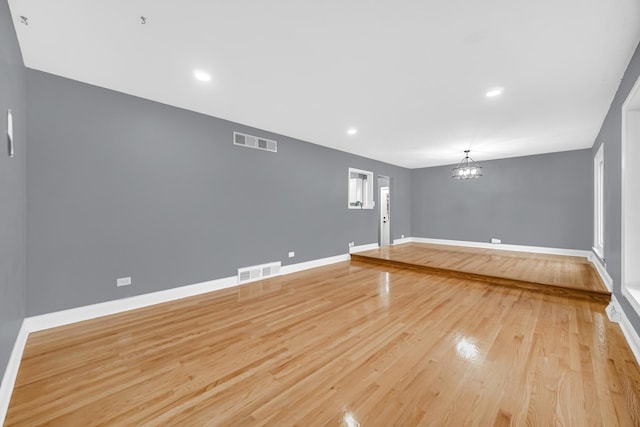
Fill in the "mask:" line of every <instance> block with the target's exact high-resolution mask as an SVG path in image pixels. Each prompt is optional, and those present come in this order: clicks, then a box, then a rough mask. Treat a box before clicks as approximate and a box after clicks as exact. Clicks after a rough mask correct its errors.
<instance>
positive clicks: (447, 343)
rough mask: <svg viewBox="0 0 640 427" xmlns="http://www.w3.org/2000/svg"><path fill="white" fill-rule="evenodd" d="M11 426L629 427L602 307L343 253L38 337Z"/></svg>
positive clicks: (639, 414) (611, 332) (621, 373)
mask: <svg viewBox="0 0 640 427" xmlns="http://www.w3.org/2000/svg"><path fill="white" fill-rule="evenodd" d="M6 425H7V426H33V425H54V426H97V425H135V426H160V425H162V426H167V425H168V426H251V425H273V426H287V425H300V426H315V425H318V426H320V425H335V426H340V425H346V426H355V425H361V426H412V425H425V426H464V425H474V426H493V425H515V426H558V425H563V426H634V425H635V426H637V425H640V369H639V368H638V365H637V364H636V362H635V360H634V358H633V355H632V353H631V351H630V350H629V348H628V346H627V344H626V342H625V340H624V338H623V335H622V333H621V331H620V328H619V326H618V325H616V324H613V323H610V322H609V321H608V320H607V318H606V315H605V313H604V306H603V305H601V304H596V303H593V302H589V301H586V300H578V299H571V298H564V297H557V296H550V295H545V294H537V293H532V292H527V291H523V290H521V289H517V288H507V287H496V286H491V285H489V284H487V283H483V282H474V281H468V280H460V279H457V278H453V277H446V276H442V275H432V274H424V273H419V272H416V271H410V270H402V269H398V268H394V267H378V266H362V265H355V264H353V265H352V264H350V263H349V262H343V263H339V264H334V265H331V266H327V267H322V268H318V269H314V270H308V271H305V272H301V273H296V274H291V275H287V276H281V277H276V278H273V279H270V280H266V281H263V282H256V283H253V284H249V285H245V286H241V287H237V288H233V289H228V290H224V291H218V292H213V293H209V294H204V295H200V296H196V297H191V298H186V299H182V300H178V301H174V302H170V303H165V304H160V305H156V306H153V307H147V308H143V309H139V310H135V311H130V312H126V313H121V314H117V315H113V316H108V317H103V318H100V319H94V320H90V321H86V322H82V323H77V324H74V325H69V326H64V327H60V328H56V329H51V330H47V331H42V332H39V333H34V334H32V335H31V336H30V337H29V339H28V342H27V346H26V348H25V352H24V357H23V360H22V364H21V366H20V371H19V373H18V378H17V383H16V388H15V390H14V393H13V397H12V400H11V404H10V407H9V412H8V415H7V418H6Z"/></svg>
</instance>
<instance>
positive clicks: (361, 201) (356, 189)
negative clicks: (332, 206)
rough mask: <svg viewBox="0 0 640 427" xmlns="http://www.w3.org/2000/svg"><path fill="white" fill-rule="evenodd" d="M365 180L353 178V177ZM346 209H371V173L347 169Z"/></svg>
mask: <svg viewBox="0 0 640 427" xmlns="http://www.w3.org/2000/svg"><path fill="white" fill-rule="evenodd" d="M356 175H358V176H365V178H360V179H358V178H354V176H356ZM347 188H348V190H347V193H348V194H347V207H348V208H349V209H373V207H374V206H375V202H374V201H373V172H371V171H365V170H362V169H356V168H349V175H348V187H347ZM356 202H357V204H356Z"/></svg>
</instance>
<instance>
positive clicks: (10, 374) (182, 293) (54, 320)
mask: <svg viewBox="0 0 640 427" xmlns="http://www.w3.org/2000/svg"><path fill="white" fill-rule="evenodd" d="M377 247H378V244H377V243H376V244H373V245H362V246H357V247H356V248H357V249H359V250H368V249H374V248H377ZM352 249H353V248H352ZM349 259H350V256H349V254H342V255H337V256H332V257H327V258H321V259H317V260H312V261H307V262H301V263H298V264H292V265H286V266H284V267H282V268H281V270H280V274H291V273H296V272H299V271H303V270H308V269H311V268H316V267H321V266H325V265H329V264H334V263H337V262H342V261H348V260H349ZM234 286H239V284H238V277H237V276H232V277H224V278H221V279H216V280H209V281H207V282H202V283H196V284H193V285H187V286H180V287H177V288H172V289H167V290H164V291H157V292H152V293H148V294H143V295H136V296H132V297H129V298H122V299H118V300H113V301H106V302H101V303H97V304H91V305H87V306H83V307H77V308H71V309H69V310H62V311H56V312H53V313H47V314H41V315H39V316H32V317H28V318H26V319H24V321H23V322H22V326H21V328H20V332H19V333H18V337H17V338H16V341H15V344H14V346H13V351H12V353H11V357H10V359H9V363H8V365H7V369H6V370H5V372H4V375H3V378H2V384H1V386H0V425H2V424H3V423H4V419H5V417H6V413H7V409H8V408H9V402H10V400H11V393H12V392H13V387H14V385H15V381H16V376H17V375H18V369H19V367H20V361H21V360H22V352H23V351H24V347H25V344H26V343H27V338H28V336H29V333H31V332H37V331H42V330H45V329H50V328H55V327H58V326H63V325H69V324H72V323H76V322H81V321H83V320H90V319H95V318H98V317H102V316H108V315H111V314H117V313H122V312H125V311H129V310H134V309H137V308H142V307H148V306H150V305H155V304H160V303H163V302H169V301H174V300H178V299H181V298H186V297H190V296H194V295H200V294H204V293H207V292H213V291H218V290H221V289H226V288H231V287H234Z"/></svg>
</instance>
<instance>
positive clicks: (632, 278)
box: [620, 78, 640, 315]
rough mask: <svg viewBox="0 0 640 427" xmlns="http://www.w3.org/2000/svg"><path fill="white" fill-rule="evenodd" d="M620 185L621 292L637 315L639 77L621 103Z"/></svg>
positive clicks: (639, 306) (639, 283)
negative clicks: (636, 165)
mask: <svg viewBox="0 0 640 427" xmlns="http://www.w3.org/2000/svg"><path fill="white" fill-rule="evenodd" d="M621 136H622V138H621V155H622V171H621V172H622V188H621V198H622V200H621V202H622V203H621V205H622V206H621V208H622V209H621V230H620V231H621V234H622V235H621V240H622V242H621V243H622V248H621V249H622V250H621V255H622V257H621V258H622V259H621V261H622V262H621V264H622V265H621V267H622V268H621V270H622V271H621V279H622V280H621V281H622V283H621V288H622V295H624V296H625V297H626V298H627V300H628V301H629V302H630V303H631V306H632V307H633V309H634V310H635V311H636V313H638V314H639V315H640V265H639V264H638V260H637V258H638V254H640V228H639V227H640V221H639V219H640V197H639V196H638V177H640V171H638V170H637V169H636V168H635V167H634V166H635V165H634V164H633V163H634V159H637V157H638V154H640V78H639V79H638V80H637V81H636V83H635V84H634V86H633V88H632V89H631V91H630V92H629V95H628V96H627V99H626V100H625V102H624V104H623V105H622V135H621Z"/></svg>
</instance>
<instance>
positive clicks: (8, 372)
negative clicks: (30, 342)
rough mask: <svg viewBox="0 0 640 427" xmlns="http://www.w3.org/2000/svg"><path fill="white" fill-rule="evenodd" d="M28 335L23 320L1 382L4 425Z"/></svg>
mask: <svg viewBox="0 0 640 427" xmlns="http://www.w3.org/2000/svg"><path fill="white" fill-rule="evenodd" d="M28 336H29V331H28V330H27V328H26V327H25V324H24V321H23V322H22V325H21V326H20V331H19V332H18V336H17V337H16V342H15V343H14V344H13V350H12V351H11V356H9V363H8V364H7V368H6V369H5V371H4V376H3V378H2V383H1V384H0V425H4V419H5V417H6V416H7V410H8V409H9V402H10V401H11V394H12V393H13V386H14V385H15V383H16V377H17V376H18V369H20V362H21V361H22V352H23V351H24V346H25V344H26V343H27V337H28Z"/></svg>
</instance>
